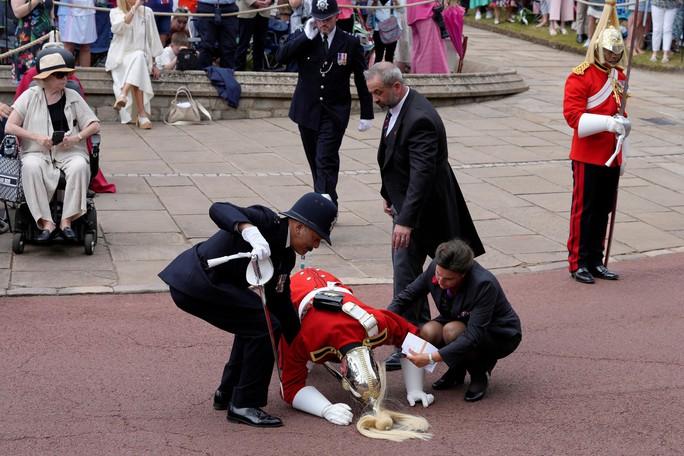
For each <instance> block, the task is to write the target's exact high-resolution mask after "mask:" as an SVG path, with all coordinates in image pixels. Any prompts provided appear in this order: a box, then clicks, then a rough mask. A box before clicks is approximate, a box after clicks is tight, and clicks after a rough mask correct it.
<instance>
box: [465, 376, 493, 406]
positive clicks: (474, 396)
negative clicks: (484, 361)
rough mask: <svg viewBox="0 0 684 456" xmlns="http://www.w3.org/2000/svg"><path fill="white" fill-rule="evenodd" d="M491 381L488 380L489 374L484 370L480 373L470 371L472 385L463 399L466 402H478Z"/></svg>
mask: <svg viewBox="0 0 684 456" xmlns="http://www.w3.org/2000/svg"><path fill="white" fill-rule="evenodd" d="M488 384H489V381H488V380H487V374H486V373H484V372H482V373H478V374H474V375H473V373H472V372H471V373H470V385H468V389H467V390H466V392H465V396H463V400H465V401H466V402H477V401H479V400H480V399H482V398H483V397H485V394H486V393H487V385H488Z"/></svg>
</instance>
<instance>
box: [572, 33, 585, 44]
mask: <svg viewBox="0 0 684 456" xmlns="http://www.w3.org/2000/svg"><path fill="white" fill-rule="evenodd" d="M575 41H577V43H578V44H583V43H584V42H585V41H587V35H585V34H583V33H578V34H577V38H575Z"/></svg>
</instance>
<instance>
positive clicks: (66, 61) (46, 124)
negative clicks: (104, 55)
mask: <svg viewBox="0 0 684 456" xmlns="http://www.w3.org/2000/svg"><path fill="white" fill-rule="evenodd" d="M36 62H37V63H36V68H37V70H38V74H36V76H34V79H35V80H36V81H37V82H38V85H37V86H34V87H30V88H29V89H28V90H26V92H24V93H23V94H21V96H20V97H19V98H17V100H16V101H15V102H14V104H13V105H12V108H13V110H12V113H11V114H10V116H9V118H8V119H7V126H6V127H5V132H6V133H7V134H12V135H15V136H16V137H17V138H19V139H20V141H21V150H22V155H21V157H22V158H21V162H22V173H21V177H22V185H23V187H24V195H25V197H26V203H27V204H28V208H29V210H30V211H31V215H32V216H33V218H34V220H35V221H36V224H37V225H38V228H39V230H40V233H39V234H38V235H37V236H36V237H35V238H34V240H35V241H49V240H51V239H52V238H54V237H55V236H56V235H57V234H59V233H60V232H61V234H62V237H63V238H64V239H65V240H70V241H75V240H77V236H76V233H75V232H74V231H73V230H72V229H71V222H72V221H74V220H76V219H78V218H79V217H80V216H81V215H83V214H85V213H86V194H87V190H88V184H89V182H90V167H89V158H88V151H87V149H86V142H85V140H86V139H87V138H88V137H89V136H91V135H94V134H96V133H98V132H99V131H100V123H99V120H98V118H97V117H96V116H95V114H94V113H93V111H92V110H91V109H90V107H89V106H88V105H87V104H86V102H85V101H84V100H83V98H81V96H80V95H79V94H78V93H77V92H76V91H75V90H71V89H68V88H66V87H65V86H66V81H67V78H66V76H67V74H68V73H71V72H73V71H74V66H75V62H74V56H73V55H72V54H71V53H70V52H68V51H66V50H64V49H60V48H48V49H44V50H42V51H41V52H39V53H38V55H37V56H36ZM60 171H63V172H64V174H65V177H66V187H65V190H64V203H63V209H62V217H61V220H60V221H59V230H58V229H57V225H56V223H55V221H54V220H53V219H52V214H51V211H50V200H51V199H52V196H53V194H54V193H55V190H56V188H57V185H58V183H59V179H60Z"/></svg>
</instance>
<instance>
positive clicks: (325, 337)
mask: <svg viewBox="0 0 684 456" xmlns="http://www.w3.org/2000/svg"><path fill="white" fill-rule="evenodd" d="M330 287H333V288H332V289H337V290H338V291H339V292H341V294H342V296H343V303H347V302H353V303H355V304H356V305H358V306H359V307H361V308H363V309H364V310H365V311H366V312H368V313H370V314H372V315H373V316H374V317H375V319H376V320H377V323H378V335H377V336H374V337H369V336H368V334H367V333H366V330H365V329H364V327H363V326H361V323H359V322H358V321H357V320H356V319H354V318H353V317H351V316H349V315H347V314H346V313H344V312H342V311H340V312H333V311H329V310H320V309H316V308H314V307H313V306H311V305H305V306H304V308H305V309H306V310H305V313H304V315H303V317H302V316H300V318H301V320H302V325H301V328H300V330H299V333H298V334H297V337H295V339H294V340H293V341H292V343H291V344H289V345H288V344H287V343H286V342H285V341H284V340H283V339H281V341H280V360H279V362H280V366H281V369H282V377H283V398H284V399H285V401H286V402H287V403H288V404H292V400H293V399H294V397H295V395H296V394H297V392H298V391H299V390H300V389H302V388H303V387H304V386H306V378H307V375H308V369H307V362H309V361H312V362H315V363H317V364H321V363H324V362H325V361H339V360H340V357H341V353H340V349H342V348H343V347H346V346H349V345H352V344H355V345H359V344H361V343H364V342H365V344H366V345H368V346H370V347H376V346H379V345H395V346H399V345H401V343H402V342H403V340H404V338H405V337H406V334H408V333H413V334H418V329H417V328H416V327H415V326H414V325H412V324H411V323H409V322H408V321H406V320H405V319H404V318H402V317H400V316H399V315H397V314H395V313H393V312H390V311H388V310H384V309H374V308H372V307H370V306H368V305H366V304H364V303H363V302H361V301H360V300H359V299H358V298H356V297H355V296H354V295H353V294H352V291H351V288H349V287H347V286H345V285H343V284H342V283H340V281H339V280H338V279H337V278H336V277H335V276H333V275H332V274H330V273H329V272H327V271H324V270H322V269H313V268H307V269H304V270H302V271H299V272H297V273H296V274H293V275H292V277H291V278H290V292H291V297H292V303H293V304H294V306H295V308H296V309H298V310H299V308H300V305H301V303H302V300H304V299H305V298H307V299H306V301H307V302H312V299H310V298H311V297H312V296H313V294H312V292H313V290H317V289H325V288H328V289H330ZM344 290H346V291H347V292H344ZM301 314H302V312H300V315H301Z"/></svg>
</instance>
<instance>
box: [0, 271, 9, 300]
mask: <svg viewBox="0 0 684 456" xmlns="http://www.w3.org/2000/svg"><path fill="white" fill-rule="evenodd" d="M10 273H11V271H10V270H9V269H0V296H2V295H3V294H4V293H5V292H6V291H7V288H9V283H10Z"/></svg>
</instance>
